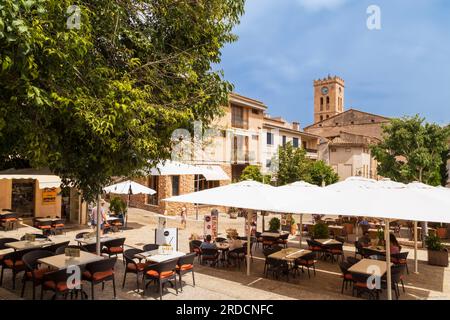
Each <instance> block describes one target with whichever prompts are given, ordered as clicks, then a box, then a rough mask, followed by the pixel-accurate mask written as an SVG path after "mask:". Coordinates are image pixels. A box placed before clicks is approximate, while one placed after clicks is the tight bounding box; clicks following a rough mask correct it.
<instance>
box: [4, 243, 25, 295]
mask: <svg viewBox="0 0 450 320" xmlns="http://www.w3.org/2000/svg"><path fill="white" fill-rule="evenodd" d="M30 251H33V249H27V250H19V251H14V252H10V253H7V254H5V255H4V256H3V261H2V272H1V275H0V286H1V285H2V284H3V274H4V272H5V270H7V269H9V270H11V271H12V288H13V290H14V289H15V288H16V276H17V275H18V274H19V273H21V272H24V271H25V264H24V263H23V260H22V257H23V256H24V255H25V254H27V253H28V252H30Z"/></svg>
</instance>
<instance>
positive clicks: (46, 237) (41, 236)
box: [20, 233, 48, 241]
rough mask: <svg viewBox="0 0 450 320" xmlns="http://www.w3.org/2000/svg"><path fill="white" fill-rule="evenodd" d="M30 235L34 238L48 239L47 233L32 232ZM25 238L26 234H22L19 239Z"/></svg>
mask: <svg viewBox="0 0 450 320" xmlns="http://www.w3.org/2000/svg"><path fill="white" fill-rule="evenodd" d="M31 235H32V236H34V237H35V238H36V239H48V235H46V234H40V233H32V234H31ZM25 238H26V235H23V236H22V237H21V238H20V241H24V240H25Z"/></svg>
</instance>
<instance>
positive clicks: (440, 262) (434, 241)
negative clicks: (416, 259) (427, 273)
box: [425, 235, 448, 267]
mask: <svg viewBox="0 0 450 320" xmlns="http://www.w3.org/2000/svg"><path fill="white" fill-rule="evenodd" d="M425 245H426V247H427V251H428V264H429V265H432V266H440V267H448V250H447V249H446V248H445V247H444V246H443V245H442V243H441V240H440V239H439V237H438V236H436V235H429V236H428V237H426V238H425Z"/></svg>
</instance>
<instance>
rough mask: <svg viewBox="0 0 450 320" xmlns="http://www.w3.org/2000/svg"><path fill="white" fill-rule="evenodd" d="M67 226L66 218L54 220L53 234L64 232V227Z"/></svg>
mask: <svg viewBox="0 0 450 320" xmlns="http://www.w3.org/2000/svg"><path fill="white" fill-rule="evenodd" d="M65 227H66V220H64V219H58V220H54V221H52V233H53V234H62V233H64V229H65Z"/></svg>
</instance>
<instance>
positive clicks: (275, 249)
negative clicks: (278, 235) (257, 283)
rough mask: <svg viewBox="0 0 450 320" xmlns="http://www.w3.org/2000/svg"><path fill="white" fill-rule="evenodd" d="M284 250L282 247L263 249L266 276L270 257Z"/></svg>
mask: <svg viewBox="0 0 450 320" xmlns="http://www.w3.org/2000/svg"><path fill="white" fill-rule="evenodd" d="M282 249H283V248H281V247H280V246H273V247H270V248H265V249H263V255H264V257H265V258H266V259H265V262H264V271H263V273H264V274H266V269H267V257H268V256H270V255H271V254H273V253H275V252H278V251H280V250H282Z"/></svg>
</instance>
